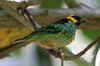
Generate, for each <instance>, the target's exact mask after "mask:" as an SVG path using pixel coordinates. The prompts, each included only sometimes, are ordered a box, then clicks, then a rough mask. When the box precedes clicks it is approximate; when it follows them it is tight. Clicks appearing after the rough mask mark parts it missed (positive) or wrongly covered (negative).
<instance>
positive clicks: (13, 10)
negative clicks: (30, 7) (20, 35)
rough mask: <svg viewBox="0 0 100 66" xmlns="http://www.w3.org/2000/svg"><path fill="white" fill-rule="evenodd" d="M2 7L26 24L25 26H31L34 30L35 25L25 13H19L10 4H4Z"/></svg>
mask: <svg viewBox="0 0 100 66" xmlns="http://www.w3.org/2000/svg"><path fill="white" fill-rule="evenodd" d="M2 8H3V9H4V10H5V11H6V12H8V13H9V14H10V15H11V16H13V17H15V18H16V19H17V20H19V22H21V23H22V24H24V25H25V26H27V27H29V28H30V29H31V30H34V28H33V26H32V25H31V24H30V21H29V20H28V19H26V18H25V17H24V16H23V15H21V14H20V13H18V12H17V11H16V10H15V9H13V8H11V7H9V6H6V7H5V6H2Z"/></svg>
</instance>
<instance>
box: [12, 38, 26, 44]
mask: <svg viewBox="0 0 100 66" xmlns="http://www.w3.org/2000/svg"><path fill="white" fill-rule="evenodd" d="M23 41H25V40H24V39H17V40H15V41H13V42H12V44H16V43H20V42H23Z"/></svg>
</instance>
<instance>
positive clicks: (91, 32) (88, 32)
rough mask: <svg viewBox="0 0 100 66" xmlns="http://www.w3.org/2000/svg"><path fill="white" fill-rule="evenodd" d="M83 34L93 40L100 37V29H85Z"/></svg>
mask: <svg viewBox="0 0 100 66" xmlns="http://www.w3.org/2000/svg"><path fill="white" fill-rule="evenodd" d="M82 31H83V33H84V34H85V35H86V37H88V38H89V39H91V40H94V39H96V38H97V36H99V35H100V29H83V30H82Z"/></svg>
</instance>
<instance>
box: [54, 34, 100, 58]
mask: <svg viewBox="0 0 100 66" xmlns="http://www.w3.org/2000/svg"><path fill="white" fill-rule="evenodd" d="M99 40H100V36H98V37H97V39H96V40H94V41H93V42H91V43H90V44H89V45H88V46H87V47H86V48H85V49H84V50H82V51H81V52H80V53H78V54H76V55H73V54H72V53H71V52H69V51H68V49H67V50H66V49H62V48H61V49H59V50H60V51H61V52H62V53H64V56H63V57H62V56H61V55H60V56H58V55H54V54H53V55H54V56H55V57H56V58H63V59H64V60H73V59H78V58H80V57H81V56H82V55H83V54H85V53H86V52H87V51H88V50H89V49H90V48H91V47H93V46H94V45H95V44H96V43H97V42H98V41H99ZM68 54H69V55H68Z"/></svg>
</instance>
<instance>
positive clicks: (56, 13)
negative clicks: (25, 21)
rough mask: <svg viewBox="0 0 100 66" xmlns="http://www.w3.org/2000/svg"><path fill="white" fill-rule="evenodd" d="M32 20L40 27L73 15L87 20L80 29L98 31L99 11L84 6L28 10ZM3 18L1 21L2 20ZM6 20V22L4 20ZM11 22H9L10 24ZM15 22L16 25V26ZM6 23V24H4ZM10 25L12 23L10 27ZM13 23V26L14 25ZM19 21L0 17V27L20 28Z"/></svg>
mask: <svg viewBox="0 0 100 66" xmlns="http://www.w3.org/2000/svg"><path fill="white" fill-rule="evenodd" d="M29 11H30V12H31V14H32V15H33V18H34V19H35V20H36V22H37V23H39V24H40V25H41V26H45V25H48V24H50V23H52V22H55V21H56V20H59V19H62V18H64V17H65V16H67V15H70V14H75V15H78V16H80V17H82V18H83V19H85V20H87V22H86V23H84V24H82V25H81V26H80V28H95V29H100V10H99V9H90V8H88V7H86V6H82V7H77V8H70V9H43V8H40V9H29ZM2 18H3V19H2ZM6 19H8V20H6ZM10 21H11V22H10ZM16 22H17V24H16ZM2 23H3V24H2ZM6 23H7V24H6ZM10 23H13V25H11V24H10ZM14 23H15V24H14ZM19 24H20V23H19V21H15V19H14V18H13V17H9V18H8V17H2V16H1V17H0V27H4V26H5V27H8V26H6V25H9V27H20V26H22V25H20V26H19Z"/></svg>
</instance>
